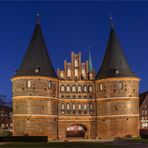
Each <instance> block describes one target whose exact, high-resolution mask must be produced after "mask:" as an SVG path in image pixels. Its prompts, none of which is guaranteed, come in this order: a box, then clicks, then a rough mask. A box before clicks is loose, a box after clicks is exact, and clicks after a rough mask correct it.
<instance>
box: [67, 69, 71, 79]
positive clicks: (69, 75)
mask: <svg viewBox="0 0 148 148" xmlns="http://www.w3.org/2000/svg"><path fill="white" fill-rule="evenodd" d="M67 76H68V77H71V70H70V68H68V70H67Z"/></svg>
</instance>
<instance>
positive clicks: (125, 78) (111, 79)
mask: <svg viewBox="0 0 148 148" xmlns="http://www.w3.org/2000/svg"><path fill="white" fill-rule="evenodd" d="M115 80H119V81H122V80H136V81H140V78H137V77H135V78H133V77H116V78H105V79H100V80H97V81H96V83H99V82H102V81H103V82H105V81H115Z"/></svg>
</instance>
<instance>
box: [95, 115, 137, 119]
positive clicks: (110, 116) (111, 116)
mask: <svg viewBox="0 0 148 148" xmlns="http://www.w3.org/2000/svg"><path fill="white" fill-rule="evenodd" d="M134 116H136V117H137V116H139V114H128V115H108V116H97V118H114V117H134Z"/></svg>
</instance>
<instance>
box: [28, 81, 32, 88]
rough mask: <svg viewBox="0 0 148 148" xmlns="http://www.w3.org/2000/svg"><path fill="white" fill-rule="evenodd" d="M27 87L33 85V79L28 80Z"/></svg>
mask: <svg viewBox="0 0 148 148" xmlns="http://www.w3.org/2000/svg"><path fill="white" fill-rule="evenodd" d="M27 87H28V88H30V87H31V80H28V81H27Z"/></svg>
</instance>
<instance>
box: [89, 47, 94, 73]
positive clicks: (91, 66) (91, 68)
mask: <svg viewBox="0 0 148 148" xmlns="http://www.w3.org/2000/svg"><path fill="white" fill-rule="evenodd" d="M90 50H91V47H88V71H89V72H92V71H93V64H92V58H91V51H90Z"/></svg>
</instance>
